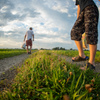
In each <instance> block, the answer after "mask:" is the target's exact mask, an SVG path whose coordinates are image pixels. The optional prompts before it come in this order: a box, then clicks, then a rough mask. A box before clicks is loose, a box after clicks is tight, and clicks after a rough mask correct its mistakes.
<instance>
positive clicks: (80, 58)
mask: <svg viewBox="0 0 100 100" xmlns="http://www.w3.org/2000/svg"><path fill="white" fill-rule="evenodd" d="M86 60H89V57H88V56H86V57H85V58H82V57H80V56H77V57H75V58H74V60H73V59H72V61H74V62H78V61H86Z"/></svg>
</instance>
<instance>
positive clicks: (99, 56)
mask: <svg viewBox="0 0 100 100" xmlns="http://www.w3.org/2000/svg"><path fill="white" fill-rule="evenodd" d="M53 53H56V54H59V55H64V56H68V57H76V56H78V55H79V54H78V51H77V50H53ZM84 53H85V55H86V56H90V52H89V51H86V50H84ZM95 62H100V51H97V52H96V57H95Z"/></svg>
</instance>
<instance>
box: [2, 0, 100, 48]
mask: <svg viewBox="0 0 100 100" xmlns="http://www.w3.org/2000/svg"><path fill="white" fill-rule="evenodd" d="M2 2H3V1H2ZM2 2H1V1H0V4H2ZM74 2H75V0H72V1H71V0H30V1H28V0H17V1H16V2H15V1H13V0H9V3H7V2H6V3H5V4H4V6H3V4H2V9H1V10H0V11H1V12H0V18H1V19H0V26H1V27H0V40H2V41H1V43H0V47H4V46H5V47H13V48H14V47H19V48H20V45H21V43H22V41H23V39H24V35H25V33H26V31H27V30H28V29H29V27H33V31H34V34H35V41H34V43H33V47H34V48H37V47H42V46H43V47H47V48H51V47H52V45H53V46H59V47H61V46H63V47H65V48H66V47H67V46H68V47H69V48H71V46H72V45H71V44H72V41H71V39H70V31H71V28H72V26H73V24H74V22H75V20H76V16H77V13H76V12H77V6H75V4H74ZM98 6H99V3H98ZM99 12H100V6H99ZM1 13H2V14H1ZM99 42H100V41H99ZM9 43H10V44H9ZM50 44H51V45H50ZM73 47H74V46H73ZM74 48H76V46H75V47H74ZM99 48H100V47H99Z"/></svg>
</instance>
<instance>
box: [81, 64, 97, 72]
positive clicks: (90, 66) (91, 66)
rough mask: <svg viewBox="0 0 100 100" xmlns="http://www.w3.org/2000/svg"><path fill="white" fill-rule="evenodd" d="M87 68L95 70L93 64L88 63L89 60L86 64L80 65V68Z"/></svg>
mask: <svg viewBox="0 0 100 100" xmlns="http://www.w3.org/2000/svg"><path fill="white" fill-rule="evenodd" d="M88 68H89V69H91V70H95V66H94V65H92V64H90V63H89V62H88V63H87V64H86V66H84V67H80V69H81V70H86V69H88Z"/></svg>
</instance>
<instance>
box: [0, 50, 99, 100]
mask: <svg viewBox="0 0 100 100" xmlns="http://www.w3.org/2000/svg"><path fill="white" fill-rule="evenodd" d="M58 54H59V55H67V56H76V55H77V54H78V52H77V51H60V50H59V51H52V50H40V51H37V52H35V53H33V54H32V55H31V56H30V57H29V58H28V59H27V60H26V61H25V62H24V64H23V65H22V67H21V68H18V69H17V71H18V74H17V75H16V77H15V79H14V82H13V83H12V85H11V86H10V88H9V89H5V90H4V91H2V92H1V93H0V100H63V98H64V100H100V76H99V74H98V73H95V74H94V72H93V71H91V70H86V71H81V70H80V69H79V66H76V65H72V64H71V63H68V62H66V61H65V59H62V58H61V57H58ZM85 54H86V55H89V51H86V52H85ZM98 54H99V55H98ZM98 57H99V59H100V52H97V55H96V59H97V60H96V62H99V60H98ZM66 98H69V99H66Z"/></svg>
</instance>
